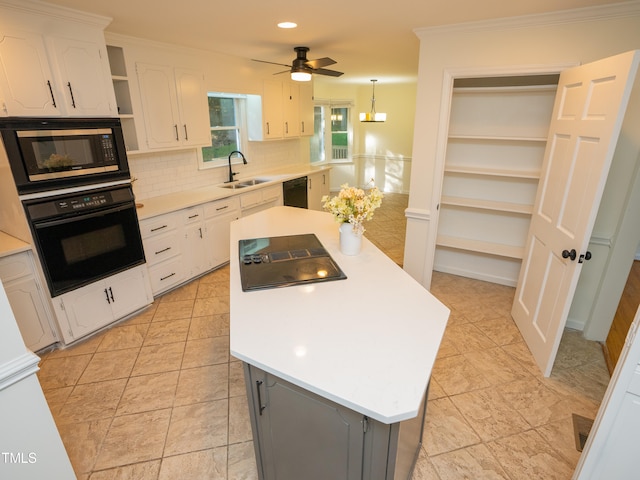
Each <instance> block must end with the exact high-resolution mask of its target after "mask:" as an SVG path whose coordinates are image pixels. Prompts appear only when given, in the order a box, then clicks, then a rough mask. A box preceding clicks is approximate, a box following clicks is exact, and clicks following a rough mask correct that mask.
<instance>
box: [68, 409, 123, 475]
mask: <svg viewBox="0 0 640 480" xmlns="http://www.w3.org/2000/svg"><path fill="white" fill-rule="evenodd" d="M110 425H111V419H110V418H107V419H102V420H93V421H91V422H82V423H70V424H66V425H59V426H58V431H59V432H60V438H62V442H63V443H64V447H65V449H66V450H67V455H69V460H70V461H71V465H73V469H74V471H75V472H76V475H79V474H81V473H86V472H90V471H91V469H92V468H93V466H94V464H95V461H96V457H97V456H98V452H99V451H100V447H101V445H102V442H103V441H104V438H105V437H106V435H107V431H108V430H109V426H110Z"/></svg>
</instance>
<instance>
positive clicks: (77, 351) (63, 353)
mask: <svg viewBox="0 0 640 480" xmlns="http://www.w3.org/2000/svg"><path fill="white" fill-rule="evenodd" d="M102 338H103V333H99V334H97V335H93V336H91V337H89V338H87V339H86V340H81V341H79V342H78V343H76V344H74V345H71V346H70V347H67V348H62V349H60V350H53V351H52V352H49V353H47V354H46V356H45V357H43V358H60V357H71V356H75V355H86V354H89V353H95V352H96V350H97V349H98V347H99V346H100V342H102Z"/></svg>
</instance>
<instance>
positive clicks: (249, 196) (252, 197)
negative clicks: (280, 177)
mask: <svg viewBox="0 0 640 480" xmlns="http://www.w3.org/2000/svg"><path fill="white" fill-rule="evenodd" d="M260 203H262V192H261V191H260V190H256V191H254V192H249V193H243V194H242V195H240V207H242V208H249V207H253V206H255V205H259V204H260Z"/></svg>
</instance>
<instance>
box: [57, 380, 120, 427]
mask: <svg viewBox="0 0 640 480" xmlns="http://www.w3.org/2000/svg"><path fill="white" fill-rule="evenodd" d="M126 384H127V379H126V378H121V379H118V380H107V381H104V382H95V383H87V384H82V385H76V387H75V388H74V389H73V392H72V393H71V395H70V396H69V398H68V399H67V401H66V402H65V404H64V406H63V407H62V408H61V409H60V412H59V413H58V414H57V415H56V417H55V419H56V423H58V424H64V423H79V422H86V421H90V420H98V419H101V418H111V417H113V415H114V413H115V411H116V408H117V406H118V402H119V401H120V397H121V396H122V392H123V391H124V387H125V385H126Z"/></svg>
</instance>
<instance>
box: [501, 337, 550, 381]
mask: <svg viewBox="0 0 640 480" xmlns="http://www.w3.org/2000/svg"><path fill="white" fill-rule="evenodd" d="M502 350H504V351H505V352H506V353H508V354H509V355H510V356H511V357H512V358H513V359H515V360H516V362H517V364H518V365H520V366H522V367H523V368H524V369H525V370H526V371H527V372H529V373H531V374H532V375H536V376H541V373H540V368H539V367H538V365H537V364H536V361H535V360H534V358H533V355H531V351H529V348H528V347H527V345H526V344H525V343H524V342H516V343H511V344H509V345H503V346H502Z"/></svg>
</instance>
